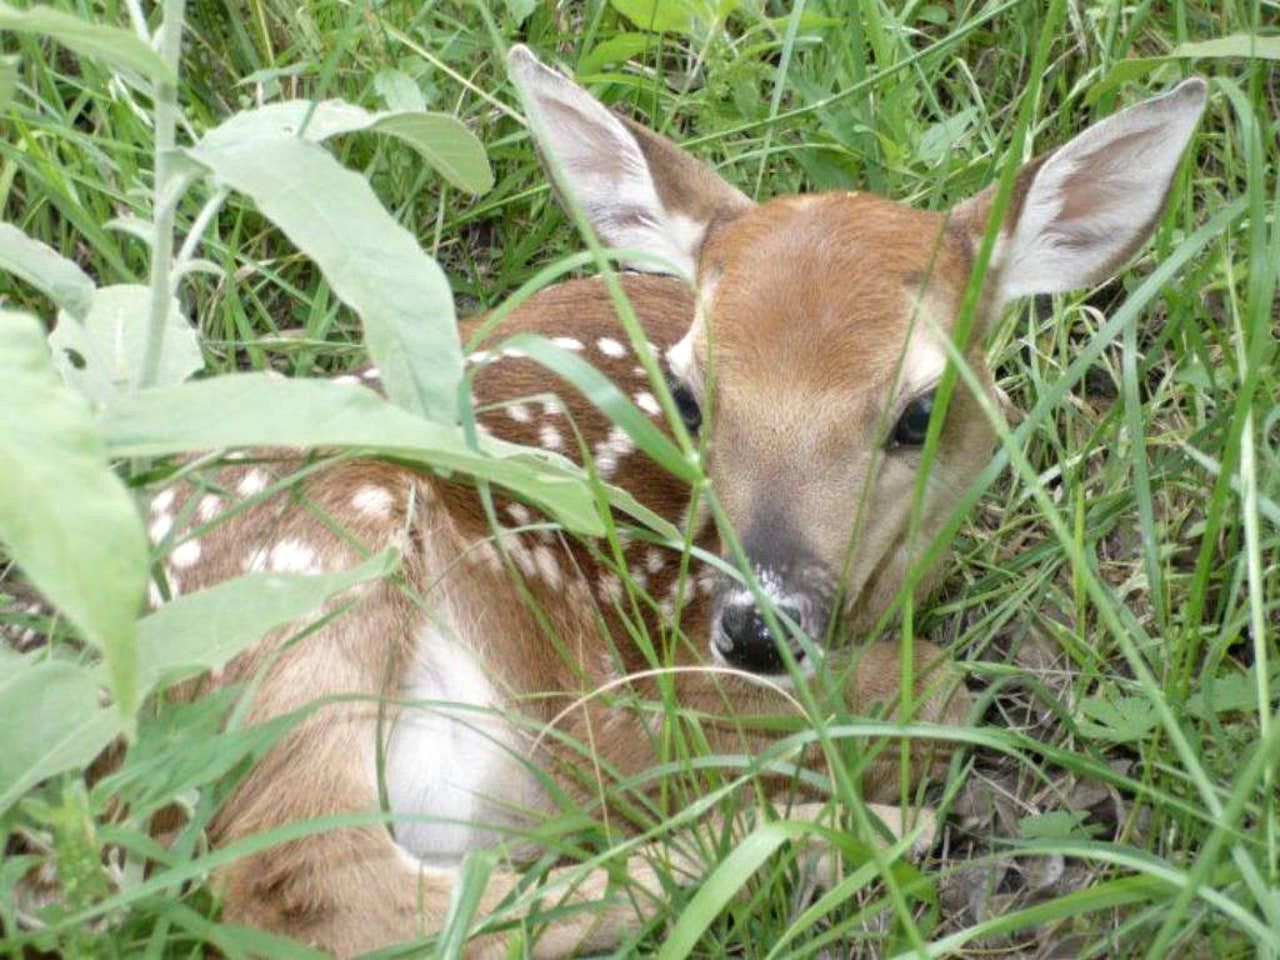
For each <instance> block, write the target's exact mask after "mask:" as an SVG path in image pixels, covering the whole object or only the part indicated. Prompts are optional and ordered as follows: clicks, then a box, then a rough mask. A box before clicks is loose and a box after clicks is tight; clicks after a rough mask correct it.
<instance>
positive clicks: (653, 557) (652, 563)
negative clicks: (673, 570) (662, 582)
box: [644, 547, 667, 573]
mask: <svg viewBox="0 0 1280 960" xmlns="http://www.w3.org/2000/svg"><path fill="white" fill-rule="evenodd" d="M666 565H667V558H666V557H664V556H663V555H662V551H661V550H659V549H658V548H657V547H650V548H649V549H648V551H647V552H646V553H645V555H644V568H645V569H646V570H648V571H649V572H650V573H660V572H662V568H663V567H665V566H666Z"/></svg>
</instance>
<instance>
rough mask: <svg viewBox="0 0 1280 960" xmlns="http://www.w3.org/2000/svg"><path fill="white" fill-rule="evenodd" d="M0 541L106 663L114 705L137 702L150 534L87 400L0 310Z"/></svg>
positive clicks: (19, 319) (31, 327)
mask: <svg viewBox="0 0 1280 960" xmlns="http://www.w3.org/2000/svg"><path fill="white" fill-rule="evenodd" d="M0 541H2V542H3V543H4V545H5V549H6V550H7V551H8V552H9V554H10V556H12V557H13V559H14V560H15V561H16V562H17V564H18V566H19V567H21V568H22V569H23V571H25V573H26V575H27V576H28V577H29V578H30V579H31V581H32V583H34V584H35V586H36V587H37V588H38V589H39V591H40V592H41V593H42V594H43V595H44V597H45V598H46V599H48V600H49V601H50V603H52V604H53V605H54V606H55V607H57V608H58V609H59V610H61V611H62V612H63V613H64V614H65V615H66V616H67V618H68V619H69V620H70V621H71V622H72V623H73V624H75V626H76V627H77V629H79V630H80V632H81V633H82V634H83V635H84V636H85V637H86V638H87V639H88V640H89V641H90V642H91V643H93V644H94V645H95V646H97V647H98V648H99V649H100V650H102V652H103V654H104V655H105V657H106V659H107V666H108V669H109V671H110V675H111V687H112V692H113V693H114V694H115V698H116V703H117V706H118V707H119V708H120V710H121V711H122V713H123V714H124V715H126V716H128V715H131V714H132V711H133V709H134V706H135V704H136V702H137V664H136V661H135V653H136V651H135V649H134V618H135V617H136V615H137V613H138V609H139V607H140V606H141V604H142V595H143V590H144V588H145V586H146V580H147V553H148V550H147V540H146V535H145V534H144V532H143V529H142V520H141V518H140V517H139V516H138V513H137V510H136V509H135V508H134V504H133V500H132V499H131V498H130V496H129V493H128V491H127V490H126V489H125V487H124V484H122V483H121V482H120V480H119V478H118V477H117V476H116V475H115V474H114V473H113V472H112V471H111V468H110V466H109V465H108V463H107V458H106V453H105V451H104V449H103V445H102V441H101V440H100V439H99V438H98V436H97V434H96V433H95V432H94V430H93V422H92V419H91V417H90V414H89V410H88V407H87V405H86V404H85V401H84V400H83V399H82V398H81V397H79V396H77V395H76V394H75V393H74V392H72V391H71V390H68V389H67V387H66V386H64V385H63V384H62V382H61V381H60V380H59V379H58V376H57V374H56V373H55V372H54V369H53V363H52V361H51V359H50V357H49V350H48V347H47V346H46V345H45V342H44V334H43V332H42V331H41V329H40V325H39V324H38V323H37V322H36V321H35V320H34V319H33V318H31V317H29V316H25V315H23V314H18V313H13V312H9V311H0Z"/></svg>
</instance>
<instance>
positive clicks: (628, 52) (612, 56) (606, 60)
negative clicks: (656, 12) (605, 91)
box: [577, 33, 658, 75]
mask: <svg viewBox="0 0 1280 960" xmlns="http://www.w3.org/2000/svg"><path fill="white" fill-rule="evenodd" d="M657 44H658V38H657V37H655V36H654V35H653V34H651V33H620V34H618V35H617V36H616V37H610V38H609V39H608V40H606V41H605V42H604V43H597V44H596V45H595V46H594V47H592V48H591V52H590V53H588V54H587V55H586V56H585V57H583V58H582V59H581V60H580V61H578V71H577V72H578V74H579V75H588V74H593V73H599V72H600V71H601V70H603V69H604V68H605V67H606V66H608V65H609V64H611V63H625V62H626V61H628V60H630V59H631V58H632V57H638V56H639V55H640V54H642V53H645V52H646V51H648V50H649V49H650V48H651V47H654V46H656V45H657Z"/></svg>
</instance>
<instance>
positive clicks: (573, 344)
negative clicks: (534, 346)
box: [551, 337, 582, 350]
mask: <svg viewBox="0 0 1280 960" xmlns="http://www.w3.org/2000/svg"><path fill="white" fill-rule="evenodd" d="M551 342H552V343H554V344H555V345H556V346H557V347H559V348H560V349H561V350H581V349H582V341H581V340H579V339H577V338H576V337H552V338H551Z"/></svg>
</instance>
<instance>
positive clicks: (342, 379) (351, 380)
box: [333, 373, 360, 386]
mask: <svg viewBox="0 0 1280 960" xmlns="http://www.w3.org/2000/svg"><path fill="white" fill-rule="evenodd" d="M333 382H334V383H343V384H346V385H347V386H351V385H352V384H357V383H359V382H360V378H359V377H357V376H356V375H355V374H354V373H344V374H342V375H341V376H337V377H334V378H333Z"/></svg>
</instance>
